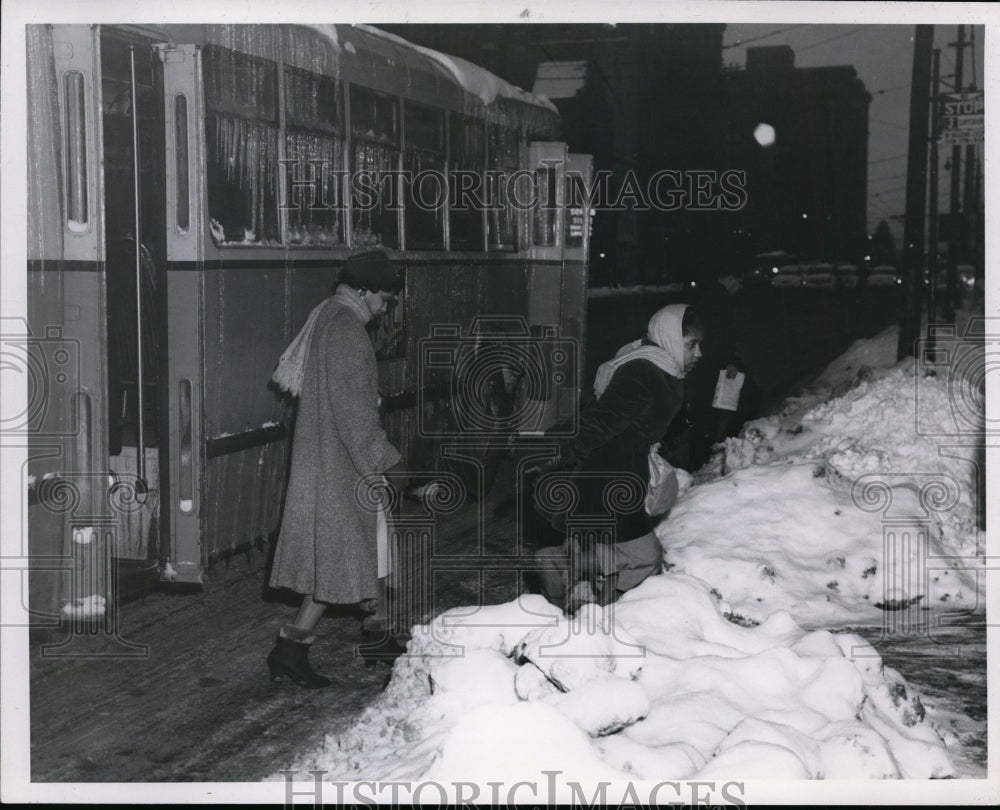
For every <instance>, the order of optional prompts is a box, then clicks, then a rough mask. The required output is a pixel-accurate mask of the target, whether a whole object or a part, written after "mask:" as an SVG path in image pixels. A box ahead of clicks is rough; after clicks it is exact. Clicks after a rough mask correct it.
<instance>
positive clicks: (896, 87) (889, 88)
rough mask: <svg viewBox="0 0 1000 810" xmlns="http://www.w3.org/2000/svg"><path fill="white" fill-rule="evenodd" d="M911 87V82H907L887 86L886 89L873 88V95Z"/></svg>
mask: <svg viewBox="0 0 1000 810" xmlns="http://www.w3.org/2000/svg"><path fill="white" fill-rule="evenodd" d="M909 87H910V84H909V82H907V83H906V84H899V85H896V86H895V87H886V88H885V89H884V90H872V91H871V92H872V95H875V96H881V95H883V94H885V93H894V92H895V91H896V90H907V89H909Z"/></svg>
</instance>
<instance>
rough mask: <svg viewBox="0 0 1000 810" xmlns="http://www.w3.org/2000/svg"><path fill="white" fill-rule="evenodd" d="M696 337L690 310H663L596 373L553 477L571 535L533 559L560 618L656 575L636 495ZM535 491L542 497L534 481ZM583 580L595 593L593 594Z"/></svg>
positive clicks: (692, 361)
mask: <svg viewBox="0 0 1000 810" xmlns="http://www.w3.org/2000/svg"><path fill="white" fill-rule="evenodd" d="M702 335H703V329H702V325H701V320H700V318H699V317H698V314H697V312H696V311H695V310H694V309H693V308H691V307H688V306H686V305H684V304H672V305H670V306H666V307H664V308H662V309H660V310H659V311H657V312H656V313H655V314H654V315H653V317H652V318H650V320H649V326H648V329H647V333H646V336H645V337H644V338H642V339H640V340H636V341H633V342H632V343H629V344H627V345H625V346H623V347H622V348H621V349H619V350H618V352H617V353H616V354H615V356H614V358H613V359H611V360H609V361H608V362H606V363H603V364H602V365H601V366H600V367H599V368H598V370H597V375H596V378H595V381H594V393H595V395H596V397H597V398H596V399H595V400H594V401H593V402H592V403H591V404H590V405H589V406H588V407H586V408H584V410H583V411H582V412H581V414H580V416H579V421H578V431H577V433H576V436H574V437H573V438H572V439H570V440H568V442H567V444H568V447H565V448H564V452H563V458H562V459H561V461H560V463H559V467H560V468H561V470H562V471H563V472H562V473H561V474H560V476H559V478H562V479H563V480H565V481H566V482H567V483H568V484H570V485H571V486H572V487H574V488H575V489H576V494H577V496H578V497H577V499H576V503H575V504H574V505H573V506H572V508H571V509H569V510H567V511H566V512H564V513H562V514H560V515H559V516H558V518H557V523H558V527H559V528H560V530H563V531H565V530H566V529H567V528H569V529H570V530H571V532H570V534H571V536H569V537H567V538H566V540H565V541H564V543H563V544H562V545H561V546H557V547H555V548H545V549H540V550H539V551H538V552H536V555H535V558H536V562H537V564H538V566H539V574H540V578H541V581H542V591H543V593H544V594H545V596H546V597H547V598H548V599H549V600H550V601H552V602H553V603H555V604H559V605H560V606H563V607H564V608H565V609H567V611H570V610H572V609H575V608H576V607H577V606H578V605H579V604H580V603H582V602H587V601H602V602H608V601H612V600H613V599H615V598H617V596H618V595H620V594H621V593H623V592H624V591H627V590H630V589H631V588H634V587H636V586H637V585H638V584H639V583H640V582H642V581H643V580H644V579H646V577H648V576H650V575H651V574H653V573H656V572H658V571H660V570H661V566H662V561H663V550H662V548H661V546H660V543H659V540H658V539H657V537H656V534H655V533H654V531H653V525H654V524H653V518H652V517H651V516H650V515H649V513H648V512H647V511H646V508H645V500H644V497H643V495H644V493H645V492H646V490H647V487H648V485H649V477H650V469H649V453H650V448H651V446H652V445H654V444H656V443H657V442H661V441H662V439H663V438H664V436H665V434H666V433H667V428H668V427H669V425H670V423H671V421H672V420H673V418H674V416H675V415H676V414H677V412H678V411H679V410H680V408H681V405H682V403H683V399H684V383H683V379H684V376H685V375H686V374H687V373H688V372H690V371H691V370H692V369H693V368H694V367H695V365H696V364H697V362H698V360H699V358H700V357H701V351H700V343H701V339H702ZM563 476H565V477H563ZM550 480H551V481H554V480H555V478H553V479H550ZM538 484H539V489H540V490H541V489H544V484H545V482H544V480H543V479H539V482H538ZM539 496H540V492H538V493H536V497H539ZM543 508H544V507H543ZM567 513H570V517H571V521H572V523H571V525H569V526H567V519H568V518H567ZM567 557H568V558H569V565H567ZM581 561H582V562H581ZM570 580H572V581H570ZM591 581H593V582H595V583H597V585H598V587H602V586H603V590H604V593H603V594H602V593H596V592H595V589H594V588H593V587H592V586H591Z"/></svg>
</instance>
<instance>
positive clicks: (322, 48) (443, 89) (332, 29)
mask: <svg viewBox="0 0 1000 810" xmlns="http://www.w3.org/2000/svg"><path fill="white" fill-rule="evenodd" d="M105 28H107V29H111V30H122V31H130V32H132V33H134V34H139V35H141V36H143V37H146V38H152V39H153V40H154V41H155V40H160V41H166V42H169V43H171V44H184V43H190V44H195V45H219V46H222V47H225V48H230V49H232V50H235V51H242V52H244V53H248V54H251V55H253V56H258V57H262V58H265V59H270V60H273V61H276V62H283V63H285V64H290V65H293V66H296V67H300V68H304V69H306V70H312V71H314V72H319V73H323V74H326V75H331V76H334V75H335V76H339V77H341V78H343V79H346V80H347V81H350V82H354V83H357V84H361V85H364V86H367V87H371V88H373V89H378V90H383V91H384V92H389V93H396V94H399V95H401V96H403V97H405V98H409V99H413V100H415V101H420V102H423V103H426V104H434V105H437V106H441V107H444V108H448V109H452V110H457V111H462V112H466V113H474V112H475V110H476V109H477V108H478V109H483V110H485V111H489V110H491V109H493V108H495V107H496V106H497V105H502V106H503V107H505V108H506V109H508V110H509V109H510V102H513V103H514V105H515V107H516V108H517V109H519V110H520V111H521V112H522V113H524V114H527V115H528V116H529V117H530V118H534V119H536V120H535V121H534V123H535V125H536V128H538V127H539V126H540V127H541V128H546V127H547V126H551V124H550V121H557V120H558V116H559V112H558V109H557V108H556V107H555V105H554V104H553V103H552V102H551V101H550V100H549V99H547V98H545V97H544V96H538V95H534V94H533V93H529V92H528V91H526V90H523V89H522V88H520V87H516V86H514V85H512V84H510V83H509V82H507V81H505V80H504V79H501V78H500V77H499V76H496V75H495V74H493V73H491V72H490V71H488V70H486V69H485V68H482V67H479V66H478V65H475V64H473V63H471V62H468V61H466V60H465V59H461V58H459V57H457V56H451V55H449V54H445V53H441V52H440V51H435V50H432V49H430V48H424V47H422V46H420V45H415V44H413V43H412V42H409V41H407V40H405V39H403V38H402V37H399V36H396V35H395V34H390V33H389V32H387V31H382V30H381V29H379V28H376V27H374V26H371V25H361V24H357V25H339V24H332V23H330V24H313V25H299V24H257V25H240V24H220V25H210V24H187V23H178V24H165V25H161V26H156V27H155V28H154V27H152V26H130V25H121V26H118V25H111V26H105ZM282 31H288V32H290V33H289V34H288V35H287V36H285V35H283V34H282ZM296 32H298V33H296ZM306 32H308V33H306ZM303 34H305V36H303ZM522 105H523V106H522Z"/></svg>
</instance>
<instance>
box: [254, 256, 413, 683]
mask: <svg viewBox="0 0 1000 810" xmlns="http://www.w3.org/2000/svg"><path fill="white" fill-rule="evenodd" d="M338 282H339V283H338V284H337V287H336V290H335V292H334V294H333V295H332V296H331V297H330V298H328V299H326V300H325V301H324V302H322V303H321V304H320V305H319V306H317V307H316V308H315V309H314V310H313V311H312V313H310V315H309V318H308V319H307V321H306V324H305V326H303V328H302V330H301V331H300V332H299V334H298V336H297V337H296V339H295V340H294V341H293V342H292V344H291V345H290V346H289V347H288V349H287V350H286V351H285V353H284V354H283V355H282V357H281V361H280V362H279V364H278V368H277V370H276V371H275V374H274V376H273V379H274V381H275V383H277V385H278V386H279V387H281V388H283V389H285V390H287V391H289V392H290V393H291V394H293V395H297V396H298V397H299V406H298V414H297V417H296V421H295V435H294V439H293V442H292V464H291V471H290V474H289V480H288V490H287V494H286V496H285V506H284V511H283V513H282V519H281V530H280V533H279V535H278V543H277V547H276V550H275V555H274V564H273V566H272V570H271V580H270V584H271V587H274V588H282V587H283V588H289V589H291V590H293V591H296V592H298V593H300V594H302V595H303V598H302V604H301V607H300V608H299V611H298V613H297V614H296V616H295V618H294V620H293V621H292V622H291V623H290V624H286V625H284V626H283V627H282V628H281V630H280V632H279V634H278V640H277V643H276V644H275V645H274V648H273V649H272V650H271V652H270V654H269V655H268V656H267V664H268V668H269V670H270V674H271V679H272V680H275V681H280V680H282V678H284V677H287V678H289V679H290V680H292V681H293V682H294V683H296V684H298V685H299V686H303V687H305V688H307V689H318V688H322V687H325V686H329V685H330V681H329V679H327V678H325V677H324V676H322V675H318V674H317V673H315V672H314V671H313V670H312V667H311V666H310V664H309V659H308V650H309V645H310V644H312V642H313V641H314V640H315V634H314V632H313V630H314V628H315V627H316V624H317V622H318V621H319V619H320V617H321V616H322V615H323V612H324V611H325V609H326V607H327V605H328V604H331V603H333V604H357V603H364V602H368V603H375V602H377V603H378V607H379V609H380V610H383V611H384V602H385V600H384V595H385V582H386V577H387V576H388V573H389V560H390V555H389V549H388V532H387V530H386V529H385V515H384V512H380V511H379V510H377V509H375V510H373V509H372V508H371V507H370V505H368V504H366V503H364V502H363V501H364V500H365V498H364V495H363V494H362V493H361V488H362V487H363V486H364V484H365V482H366V481H373V480H379V479H378V476H380V475H381V474H382V473H385V472H386V471H387V470H390V468H393V467H396V466H397V465H398V464H399V462H400V454H399V451H398V450H397V449H396V448H395V447H393V445H392V444H391V443H390V442H389V439H388V438H387V437H386V434H385V431H384V430H383V429H382V425H381V424H380V421H379V410H378V408H379V394H378V379H377V372H376V362H375V351H374V348H373V346H372V342H371V340H370V339H369V337H368V333H367V332H366V330H365V325H366V324H367V323H368V322H369V321H371V320H372V319H373V318H375V317H377V316H379V315H381V314H382V313H384V312H385V311H386V308H387V306H388V304H389V303H390V302H391V301H392V300H393V299H395V298H396V295H397V293H398V292H399V290H400V289H401V287H402V282H401V280H400V278H399V276H398V274H397V272H396V270H395V269H394V268H393V267H392V265H391V264H390V263H389V259H388V257H387V256H386V254H385V253H384V252H383V251H369V252H366V253H359V254H355V255H353V256H351V257H350V258H348V260H347V262H346V263H345V265H344V268H343V270H342V271H341V273H340V276H339V277H338ZM380 597H382V598H380ZM390 640H391V639H390ZM389 646H392V645H391V644H390V645H389ZM400 651H401V650H396V653H397V654H398V652H400Z"/></svg>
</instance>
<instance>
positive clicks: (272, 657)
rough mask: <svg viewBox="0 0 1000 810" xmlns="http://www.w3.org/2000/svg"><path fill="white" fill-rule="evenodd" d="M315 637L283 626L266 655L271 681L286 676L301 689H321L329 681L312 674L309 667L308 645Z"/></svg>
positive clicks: (294, 628)
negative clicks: (275, 641)
mask: <svg viewBox="0 0 1000 810" xmlns="http://www.w3.org/2000/svg"><path fill="white" fill-rule="evenodd" d="M315 640H316V636H314V635H313V634H312V633H309V632H307V631H305V630H301V629H299V628H298V627H294V626H293V625H285V626H284V627H282V628H281V631H280V632H279V633H278V641H277V643H276V644H275V645H274V647H273V649H272V650H271V652H270V653H268V655H267V668H268V670H270V672H271V680H272V681H275V682H278V681H280V680H281V679H282V676H287V677H288V678H289V679H290V680H291V681H292V683H294V684H296V685H298V686H301V687H302V688H303V689H323V688H325V687H327V686H329V685H330V679H329V678H324V677H323V676H322V675H318V674H316V673H315V672H313V670H312V667H311V666H309V645H310V644H312V643H313V642H314V641H315Z"/></svg>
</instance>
